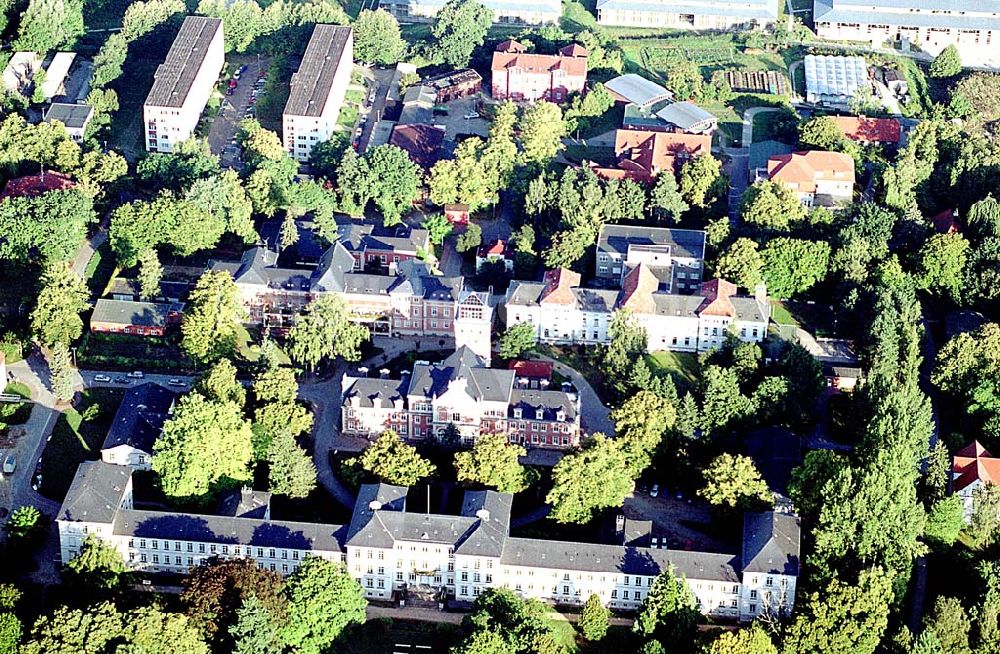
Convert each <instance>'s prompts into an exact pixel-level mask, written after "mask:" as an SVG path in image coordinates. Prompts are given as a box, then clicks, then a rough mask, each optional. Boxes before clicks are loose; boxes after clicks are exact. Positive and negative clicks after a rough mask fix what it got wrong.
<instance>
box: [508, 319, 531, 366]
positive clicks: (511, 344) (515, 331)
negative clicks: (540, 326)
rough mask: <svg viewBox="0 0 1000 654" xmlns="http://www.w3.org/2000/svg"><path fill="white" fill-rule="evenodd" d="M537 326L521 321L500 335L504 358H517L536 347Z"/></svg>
mask: <svg viewBox="0 0 1000 654" xmlns="http://www.w3.org/2000/svg"><path fill="white" fill-rule="evenodd" d="M535 343H536V338H535V326H534V325H532V324H531V323H526V322H521V323H517V324H516V325H511V326H510V327H508V328H507V331H505V332H504V333H503V335H502V336H501V337H500V356H501V357H503V358H504V359H516V358H517V357H519V356H521V355H522V354H524V353H525V352H527V351H528V350H530V349H531V348H533V347H535Z"/></svg>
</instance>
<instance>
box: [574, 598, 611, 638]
mask: <svg viewBox="0 0 1000 654" xmlns="http://www.w3.org/2000/svg"><path fill="white" fill-rule="evenodd" d="M610 618H611V611H609V610H608V609H607V608H606V607H605V606H604V602H602V601H601V598H600V596H599V595H596V594H591V595H590V597H588V598H587V601H586V603H585V604H584V605H583V611H582V612H581V613H580V620H579V622H577V626H578V627H580V633H582V634H583V637H584V638H586V639H587V640H589V641H590V642H592V643H594V642H597V641H599V640H602V639H603V638H604V636H605V635H606V634H607V633H608V621H609V620H610Z"/></svg>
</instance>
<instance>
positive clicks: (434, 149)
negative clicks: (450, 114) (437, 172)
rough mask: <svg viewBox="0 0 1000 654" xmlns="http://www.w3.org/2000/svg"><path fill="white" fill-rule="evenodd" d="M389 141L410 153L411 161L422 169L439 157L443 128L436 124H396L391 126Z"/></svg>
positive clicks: (432, 163) (428, 168) (434, 162)
mask: <svg viewBox="0 0 1000 654" xmlns="http://www.w3.org/2000/svg"><path fill="white" fill-rule="evenodd" d="M389 143H391V144H392V145H395V146H396V147H398V148H401V149H402V150H404V151H405V152H406V154H408V155H410V159H411V160H412V161H413V163H415V164H417V165H418V166H420V167H421V168H423V169H424V170H430V168H431V166H433V165H434V164H436V163H437V161H438V159H440V158H441V145H442V143H444V128H443V127H439V126H437V125H424V124H420V123H418V124H414V125H396V126H395V127H393V128H392V136H390V137H389Z"/></svg>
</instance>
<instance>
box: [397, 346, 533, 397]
mask: <svg viewBox="0 0 1000 654" xmlns="http://www.w3.org/2000/svg"><path fill="white" fill-rule="evenodd" d="M483 363H484V362H483V360H482V359H481V358H479V355H477V354H476V353H475V352H473V351H472V350H471V349H470V348H469V347H467V346H462V347H460V348H458V349H457V350H455V352H454V353H453V354H452V355H451V356H449V357H448V358H447V359H445V360H444V361H442V362H441V363H434V364H417V365H415V366H413V377H412V381H411V382H410V388H409V393H410V395H418V394H419V395H423V396H424V397H429V398H434V397H438V396H440V395H442V394H444V393H445V392H447V391H448V390H449V389H451V388H452V387H453V385H454V384H459V385H464V386H463V387H464V390H465V392H466V393H467V394H468V395H469V397H471V398H472V399H473V400H476V401H488V402H507V401H508V400H509V398H510V392H511V389H512V388H513V386H514V371H513V370H497V369H495V368H486V367H485V366H484V365H483Z"/></svg>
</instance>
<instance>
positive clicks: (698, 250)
mask: <svg viewBox="0 0 1000 654" xmlns="http://www.w3.org/2000/svg"><path fill="white" fill-rule="evenodd" d="M620 131H625V130H620ZM704 258H705V232H703V231H702V230H700V229H669V228H666V227H645V226H635V225H604V226H602V227H601V231H600V233H599V234H598V236H597V248H596V252H595V262H594V273H595V276H596V277H597V278H598V279H601V280H606V281H608V282H610V283H612V284H614V285H615V286H621V285H622V278H623V276H624V275H625V273H626V272H627V271H628V270H630V269H631V268H632V267H635V266H638V265H639V264H646V266H648V267H649V269H650V270H651V271H652V272H653V273H654V274H655V275H656V277H657V278H658V279H659V280H660V282H661V284H662V286H663V288H662V290H665V291H667V292H673V293H681V294H685V293H694V292H696V291H697V290H698V289H699V288H700V287H701V275H702V267H703V266H702V263H703V260H704Z"/></svg>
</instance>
